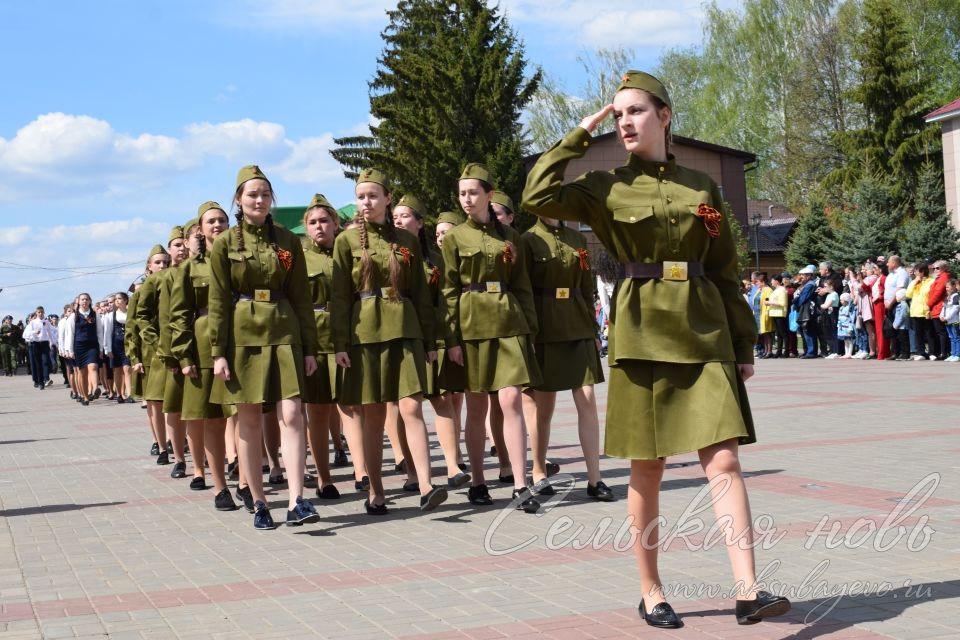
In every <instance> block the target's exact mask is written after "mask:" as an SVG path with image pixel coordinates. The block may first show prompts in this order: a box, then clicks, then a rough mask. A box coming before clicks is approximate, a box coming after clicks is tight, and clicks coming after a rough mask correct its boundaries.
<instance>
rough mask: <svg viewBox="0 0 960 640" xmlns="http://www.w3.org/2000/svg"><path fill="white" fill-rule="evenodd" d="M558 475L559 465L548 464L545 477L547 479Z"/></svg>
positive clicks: (554, 463)
mask: <svg viewBox="0 0 960 640" xmlns="http://www.w3.org/2000/svg"><path fill="white" fill-rule="evenodd" d="M558 473H560V465H558V464H557V463H556V462H548V463H547V477H548V478H549V477H550V476H555V475H557V474H558Z"/></svg>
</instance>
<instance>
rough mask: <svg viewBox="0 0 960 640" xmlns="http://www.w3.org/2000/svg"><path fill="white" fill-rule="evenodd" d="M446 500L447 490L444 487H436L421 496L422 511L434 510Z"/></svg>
mask: <svg viewBox="0 0 960 640" xmlns="http://www.w3.org/2000/svg"><path fill="white" fill-rule="evenodd" d="M446 500H447V490H446V489H444V488H443V487H434V488H432V489H430V491H429V492H427V493H426V494H424V495H422V496H420V511H433V510H434V509H436V508H437V507H438V506H440V505H441V504H443V503H444V502H446Z"/></svg>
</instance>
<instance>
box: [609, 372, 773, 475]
mask: <svg viewBox="0 0 960 640" xmlns="http://www.w3.org/2000/svg"><path fill="white" fill-rule="evenodd" d="M731 438H736V439H737V440H738V441H739V443H740V444H750V443H752V442H756V441H757V436H756V432H755V430H754V426H753V417H752V415H751V413H750V404H749V402H748V401H747V390H746V388H745V387H744V385H743V381H742V380H741V379H740V374H739V373H738V372H737V365H736V364H734V363H733V362H703V363H694V364H680V363H674V362H653V361H649V360H620V361H619V362H618V363H617V364H616V366H613V367H611V368H610V384H609V387H608V389H607V424H606V440H605V444H604V449H605V453H606V454H607V455H608V456H614V457H617V458H629V459H631V460H654V459H656V458H664V457H666V456H672V455H676V454H678V453H686V452H689V451H697V450H699V449H702V448H704V447H707V446H709V445H711V444H715V443H717V442H723V441H724V440H730V439H731Z"/></svg>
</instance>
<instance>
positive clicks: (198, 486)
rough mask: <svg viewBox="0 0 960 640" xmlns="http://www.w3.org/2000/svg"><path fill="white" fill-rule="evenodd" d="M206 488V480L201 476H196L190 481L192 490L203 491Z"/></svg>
mask: <svg viewBox="0 0 960 640" xmlns="http://www.w3.org/2000/svg"><path fill="white" fill-rule="evenodd" d="M206 488H207V483H206V481H205V480H204V479H203V478H201V477H196V478H194V479H193V480H191V481H190V489H192V490H193V491H204V490H205V489H206Z"/></svg>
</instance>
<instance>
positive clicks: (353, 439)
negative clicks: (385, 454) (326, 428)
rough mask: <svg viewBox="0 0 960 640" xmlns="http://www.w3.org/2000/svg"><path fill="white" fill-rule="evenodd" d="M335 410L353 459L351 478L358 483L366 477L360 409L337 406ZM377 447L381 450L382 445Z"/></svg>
mask: <svg viewBox="0 0 960 640" xmlns="http://www.w3.org/2000/svg"><path fill="white" fill-rule="evenodd" d="M337 409H338V411H339V413H340V424H341V426H342V427H343V434H344V435H345V436H346V437H347V446H348V447H350V457H352V458H353V478H354V480H355V481H356V482H360V481H361V480H362V479H363V476H365V475H367V465H366V457H365V456H364V455H363V429H362V427H361V426H360V422H361V415H360V408H359V407H355V406H345V407H342V406H340V405H337ZM378 446H379V447H380V448H381V449H382V448H383V443H380V444H379V445H378ZM381 456H382V454H381ZM381 459H382V457H381Z"/></svg>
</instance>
